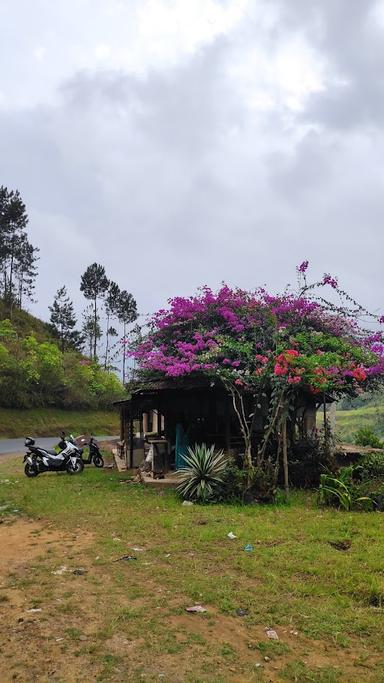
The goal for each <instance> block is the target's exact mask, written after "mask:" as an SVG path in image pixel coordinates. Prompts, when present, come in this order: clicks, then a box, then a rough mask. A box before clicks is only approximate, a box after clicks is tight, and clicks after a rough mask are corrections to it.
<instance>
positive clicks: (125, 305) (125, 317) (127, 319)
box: [117, 290, 137, 384]
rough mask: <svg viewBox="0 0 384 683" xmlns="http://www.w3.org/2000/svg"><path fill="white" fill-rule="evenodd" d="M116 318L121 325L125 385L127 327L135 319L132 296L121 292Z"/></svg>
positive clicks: (134, 305)
mask: <svg viewBox="0 0 384 683" xmlns="http://www.w3.org/2000/svg"><path fill="white" fill-rule="evenodd" d="M117 317H118V319H119V322H120V323H122V324H123V344H122V347H123V384H125V379H126V377H125V368H126V349H125V345H126V341H127V339H126V337H127V325H129V323H133V322H134V321H135V320H136V319H137V304H136V301H135V299H134V298H133V296H132V294H130V293H129V292H127V291H126V290H123V291H122V292H121V293H120V297H119V304H118V313H117Z"/></svg>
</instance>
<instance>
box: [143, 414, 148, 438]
mask: <svg viewBox="0 0 384 683" xmlns="http://www.w3.org/2000/svg"><path fill="white" fill-rule="evenodd" d="M143 432H144V435H145V434H148V413H143Z"/></svg>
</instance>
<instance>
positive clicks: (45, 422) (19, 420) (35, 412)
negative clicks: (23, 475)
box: [0, 408, 119, 439]
mask: <svg viewBox="0 0 384 683" xmlns="http://www.w3.org/2000/svg"><path fill="white" fill-rule="evenodd" d="M61 431H64V432H66V433H74V434H84V433H92V434H96V435H113V436H115V435H117V434H118V433H119V414H118V411H117V410H111V411H108V410H100V411H85V410H60V409H59V408H32V409H31V410H23V409H8V408H0V438H3V439H4V438H13V437H15V438H17V437H21V436H56V435H57V434H59V433H60V432H61Z"/></svg>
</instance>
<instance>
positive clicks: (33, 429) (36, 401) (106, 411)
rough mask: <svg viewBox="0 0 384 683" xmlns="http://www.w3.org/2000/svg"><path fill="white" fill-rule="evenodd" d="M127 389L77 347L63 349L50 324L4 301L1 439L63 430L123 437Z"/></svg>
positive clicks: (0, 363) (0, 362) (0, 366)
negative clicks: (119, 407) (119, 410)
mask: <svg viewBox="0 0 384 683" xmlns="http://www.w3.org/2000/svg"><path fill="white" fill-rule="evenodd" d="M124 395H125V391H124V387H123V385H122V383H121V381H120V380H119V378H118V377H117V375H116V374H115V373H113V372H108V371H106V370H104V369H103V368H102V367H101V366H100V365H99V364H98V363H97V362H94V361H92V360H90V359H89V358H87V357H85V356H84V355H83V354H82V353H80V352H79V351H76V350H75V349H68V350H65V351H64V352H62V351H61V349H60V347H59V344H58V339H57V338H56V337H55V334H54V330H53V329H52V328H51V326H50V325H49V324H48V323H45V322H43V321H42V320H39V319H38V318H35V317H34V316H32V315H30V314H29V313H27V312H26V311H21V310H19V309H14V310H13V315H12V320H10V319H9V311H8V310H7V308H6V307H5V305H4V303H3V302H1V301H0V438H5V437H20V436H23V435H25V434H28V433H29V434H34V435H36V436H45V435H49V436H50V435H55V434H56V433H59V432H60V431H62V430H64V431H67V432H68V431H73V432H76V433H79V432H80V433H84V432H85V431H86V432H93V433H94V434H96V433H97V434H106V435H107V434H117V433H118V416H117V414H116V412H115V411H114V409H113V402H114V401H115V400H119V399H120V398H123V397H124Z"/></svg>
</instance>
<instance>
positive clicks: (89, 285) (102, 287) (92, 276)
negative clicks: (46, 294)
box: [80, 263, 109, 360]
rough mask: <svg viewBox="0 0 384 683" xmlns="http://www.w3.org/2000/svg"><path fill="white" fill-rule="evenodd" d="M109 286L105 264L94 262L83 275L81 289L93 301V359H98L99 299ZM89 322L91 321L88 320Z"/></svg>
mask: <svg viewBox="0 0 384 683" xmlns="http://www.w3.org/2000/svg"><path fill="white" fill-rule="evenodd" d="M108 287H109V280H108V278H107V276H106V274H105V268H104V266H101V265H99V264H98V263H92V265H90V266H88V268H87V270H86V271H85V273H83V275H82V276H81V284H80V291H81V292H83V294H84V296H85V298H86V299H90V300H91V301H92V307H93V359H94V360H97V340H98V339H99V338H100V336H99V337H98V327H99V322H98V318H99V316H98V308H97V304H98V300H99V299H101V298H102V297H104V296H105V293H106V292H107V290H108ZM88 322H89V321H88Z"/></svg>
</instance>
